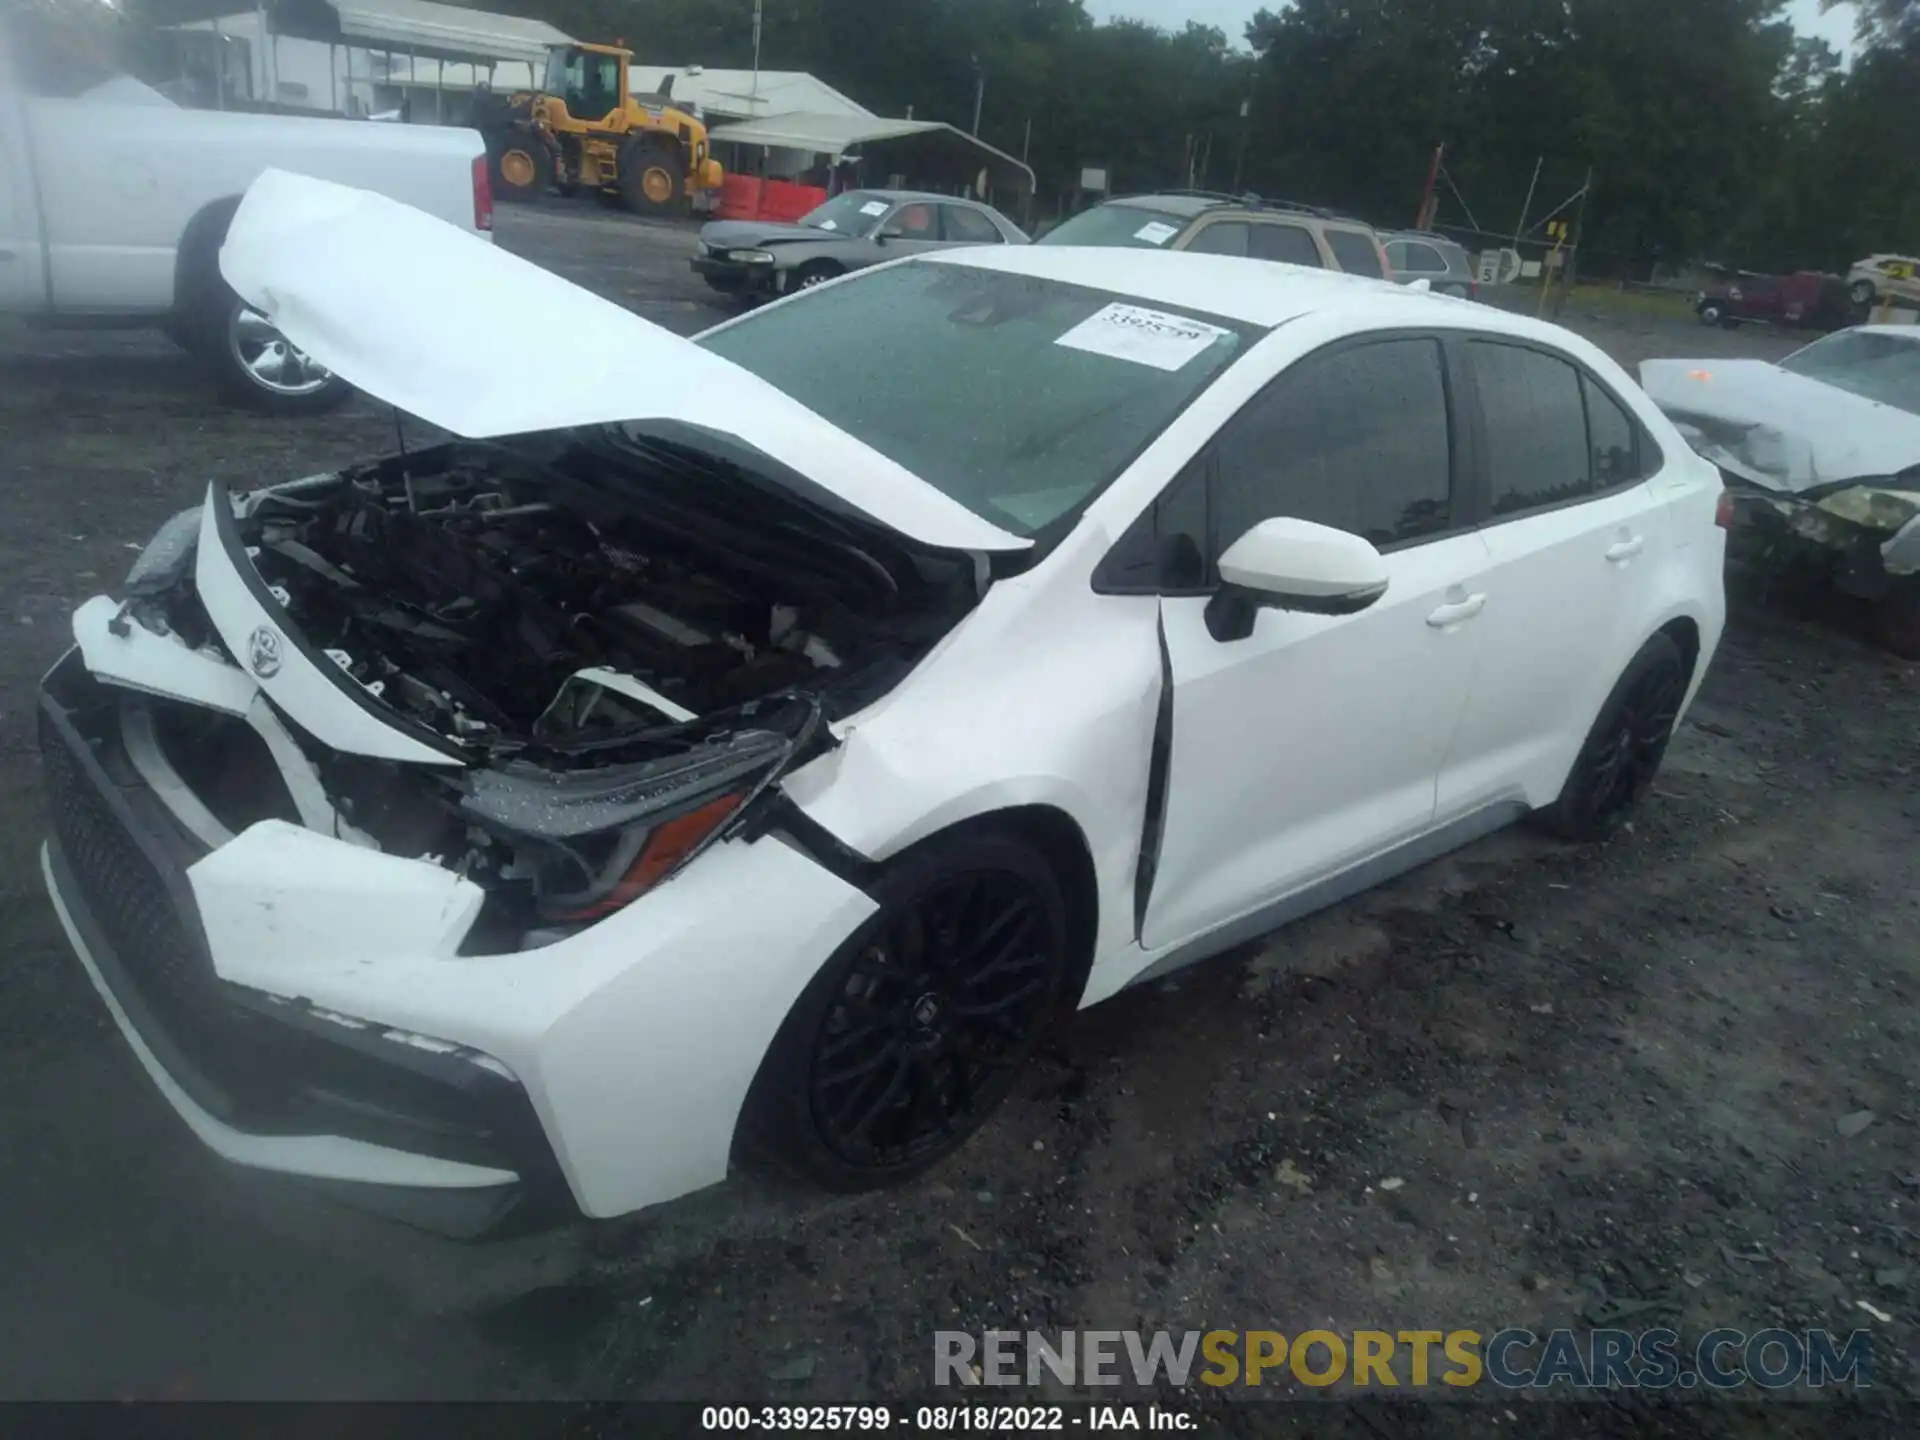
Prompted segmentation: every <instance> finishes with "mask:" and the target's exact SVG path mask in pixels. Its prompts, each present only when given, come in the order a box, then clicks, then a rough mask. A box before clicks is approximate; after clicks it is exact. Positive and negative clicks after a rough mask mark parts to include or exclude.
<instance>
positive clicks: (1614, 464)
mask: <svg viewBox="0 0 1920 1440" xmlns="http://www.w3.org/2000/svg"><path fill="white" fill-rule="evenodd" d="M1580 386H1581V388H1582V389H1583V390H1584V391H1585V392H1586V396H1587V448H1588V450H1590V451H1591V452H1592V455H1593V483H1594V488H1595V489H1597V490H1610V489H1612V488H1613V487H1614V486H1615V485H1624V484H1626V483H1627V482H1628V481H1629V480H1638V479H1640V478H1642V477H1643V476H1644V475H1645V474H1646V471H1645V470H1643V469H1642V468H1641V466H1640V461H1639V456H1638V454H1637V453H1636V450H1637V446H1636V444H1635V440H1636V438H1637V437H1636V434H1635V431H1636V427H1635V425H1634V423H1633V419H1632V417H1631V416H1629V415H1628V414H1627V412H1626V411H1625V410H1622V409H1621V408H1620V403H1619V402H1618V401H1617V400H1615V399H1614V398H1613V397H1612V396H1611V395H1609V394H1607V392H1606V391H1604V390H1602V389H1601V388H1600V387H1599V386H1598V385H1596V384H1594V383H1593V381H1591V380H1589V379H1588V378H1587V377H1586V376H1585V375H1582V376H1581V377H1580Z"/></svg>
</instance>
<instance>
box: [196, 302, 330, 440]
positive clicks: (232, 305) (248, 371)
mask: <svg viewBox="0 0 1920 1440" xmlns="http://www.w3.org/2000/svg"><path fill="white" fill-rule="evenodd" d="M207 333H208V339H209V340H217V343H214V344H209V345H208V346H207V348H206V349H205V350H204V351H203V352H202V353H203V354H204V355H205V357H206V358H207V359H208V360H210V361H211V362H212V364H213V367H214V369H215V371H216V372H217V373H218V375H219V377H220V383H221V388H222V389H224V390H225V391H226V393H227V394H228V395H229V396H230V397H231V398H232V399H234V400H236V401H238V402H239V403H240V404H243V405H248V406H251V407H252V408H254V409H256V410H264V411H266V412H267V413H268V414H270V415H318V414H321V413H322V412H324V411H327V410H332V409H334V408H335V407H336V406H339V405H341V404H344V403H345V402H346V400H347V397H348V396H350V395H352V394H353V387H352V386H351V385H349V384H348V383H347V382H346V381H345V380H342V379H341V378H340V377H339V376H338V375H336V374H334V373H333V372H332V371H331V370H329V369H327V368H326V367H325V366H323V365H321V364H319V363H318V362H317V361H315V360H314V359H313V358H312V357H311V356H309V355H308V354H307V353H306V351H304V350H301V349H299V348H298V347H297V346H295V345H292V344H290V343H288V341H287V339H286V337H285V336H283V335H282V334H281V333H280V332H279V331H278V330H276V329H274V328H273V326H272V324H270V323H269V322H268V320H267V317H266V316H264V315H262V314H261V313H260V312H259V311H257V310H255V309H254V308H253V307H252V306H251V305H248V304H247V303H246V302H245V301H244V300H242V299H241V298H240V297H239V296H237V295H233V296H230V297H229V300H228V303H227V305H226V307H225V312H224V314H223V315H222V316H221V318H220V323H219V325H218V327H217V328H215V327H208V332H207Z"/></svg>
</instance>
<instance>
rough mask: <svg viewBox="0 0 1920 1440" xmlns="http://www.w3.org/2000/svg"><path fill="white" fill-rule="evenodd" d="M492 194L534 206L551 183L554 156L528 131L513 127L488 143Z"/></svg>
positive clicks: (543, 196)
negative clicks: (491, 172) (491, 173)
mask: <svg viewBox="0 0 1920 1440" xmlns="http://www.w3.org/2000/svg"><path fill="white" fill-rule="evenodd" d="M487 159H488V163H489V165H490V167H491V168H492V171H493V197H494V199H496V200H504V201H507V202H509V203H511V204H516V205H536V204H538V203H539V202H540V201H541V200H542V199H543V198H545V196H546V193H547V191H548V190H549V189H551V188H552V186H553V155H552V153H551V152H550V151H549V150H548V149H547V147H546V144H545V142H544V141H542V140H541V138H540V137H539V136H538V135H536V134H534V133H533V132H532V131H531V130H527V129H525V128H516V129H514V130H510V131H508V132H507V133H506V134H505V135H503V136H501V137H499V138H498V139H497V140H495V141H494V142H493V143H492V144H491V145H489V146H488V155H487Z"/></svg>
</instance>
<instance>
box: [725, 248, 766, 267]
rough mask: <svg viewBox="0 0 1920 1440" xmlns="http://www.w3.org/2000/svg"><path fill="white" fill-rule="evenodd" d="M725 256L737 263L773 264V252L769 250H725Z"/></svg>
mask: <svg viewBox="0 0 1920 1440" xmlns="http://www.w3.org/2000/svg"><path fill="white" fill-rule="evenodd" d="M727 258H728V259H729V260H731V261H733V262H734V263H735V264H738V265H771V264H773V252H772V251H771V250H729V251H728V252H727Z"/></svg>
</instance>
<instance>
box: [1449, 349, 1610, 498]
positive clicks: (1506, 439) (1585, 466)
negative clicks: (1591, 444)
mask: <svg viewBox="0 0 1920 1440" xmlns="http://www.w3.org/2000/svg"><path fill="white" fill-rule="evenodd" d="M1469 348H1470V349H1471V351H1472V353H1473V370H1474V376H1475V378H1476V379H1477V381H1478V383H1479V389H1480V408H1481V413H1482V415H1483V416H1484V417H1485V420H1486V461H1487V472H1488V476H1489V478H1490V479H1491V481H1492V489H1493V513H1494V514H1495V515H1512V514H1515V513H1517V512H1519V511H1522V510H1533V509H1537V508H1538V507H1540V506H1543V505H1555V504H1559V503H1560V502H1562V501H1566V500H1577V499H1579V498H1580V497H1581V496H1583V495H1588V494H1591V493H1592V491H1593V475H1592V464H1591V457H1590V454H1589V449H1588V443H1587V415H1586V405H1585V403H1584V401H1583V399H1582V396H1581V393H1580V392H1581V385H1582V383H1583V382H1582V379H1581V376H1580V372H1579V371H1577V370H1576V369H1574V367H1573V366H1572V365H1570V364H1569V363H1568V362H1566V361H1565V360H1556V359H1555V358H1554V357H1553V356H1551V355H1545V354H1542V353H1541V352H1540V351H1538V350H1526V349H1522V348H1521V347H1520V346H1518V345H1500V344H1495V343H1492V342H1489V341H1482V340H1475V341H1472V342H1471V343H1470V346H1469Z"/></svg>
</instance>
